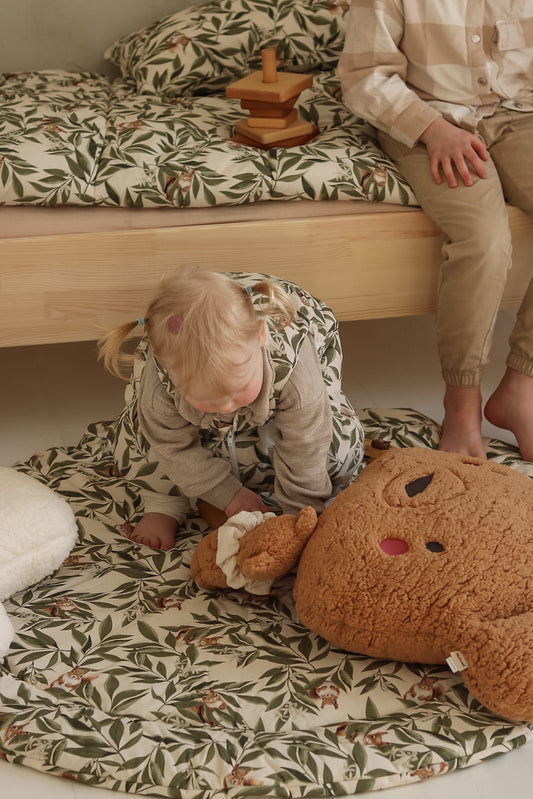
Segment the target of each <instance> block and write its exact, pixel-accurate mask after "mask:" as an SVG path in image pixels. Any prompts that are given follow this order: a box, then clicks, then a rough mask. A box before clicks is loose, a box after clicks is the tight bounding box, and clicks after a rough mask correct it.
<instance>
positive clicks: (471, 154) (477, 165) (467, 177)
mask: <svg viewBox="0 0 533 799" xmlns="http://www.w3.org/2000/svg"><path fill="white" fill-rule="evenodd" d="M420 141H422V142H423V143H424V144H425V145H426V148H427V151H428V155H429V162H430V168H431V174H432V175H433V180H434V181H435V183H437V184H438V185H440V184H441V183H442V180H443V176H444V179H445V180H446V181H447V182H448V185H449V186H450V187H451V188H455V187H456V186H457V185H458V180H457V174H458V175H459V177H460V178H461V179H462V181H463V183H464V184H465V186H471V185H472V184H473V182H474V179H473V177H472V172H471V171H470V169H469V167H468V163H470V165H471V167H472V169H473V170H474V172H475V173H476V174H477V175H479V177H480V178H484V177H486V176H487V171H486V169H485V167H484V166H483V161H488V159H489V154H488V151H487V148H486V147H485V145H484V144H483V142H482V141H481V139H480V138H479V137H478V136H476V135H475V134H474V133H470V132H469V131H467V130H463V129H462V128H458V127H457V125H452V123H451V122H447V121H446V120H445V119H443V118H442V117H438V119H435V120H434V121H433V122H432V123H431V125H430V126H429V127H428V128H426V130H425V131H424V133H423V134H422V135H421V137H420ZM467 162H468V163H467ZM456 173H457V174H456Z"/></svg>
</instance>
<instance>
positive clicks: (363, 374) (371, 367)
mask: <svg viewBox="0 0 533 799" xmlns="http://www.w3.org/2000/svg"><path fill="white" fill-rule="evenodd" d="M513 318H514V317H513V314H512V313H510V312H502V313H501V314H500V316H499V318H498V323H497V329H496V336H495V343H494V347H493V354H492V360H491V363H490V364H489V367H488V368H487V370H486V373H485V380H484V385H483V388H484V393H485V394H486V395H487V396H488V394H489V393H490V391H491V390H492V389H493V388H494V387H495V385H496V384H497V382H498V379H499V376H500V375H501V373H502V372H503V369H504V368H505V354H506V341H507V337H508V334H509V331H510V329H511V326H512V323H513ZM341 336H342V340H343V345H344V361H345V369H344V387H345V390H346V393H347V394H348V395H349V397H350V399H351V400H352V402H353V403H354V405H355V406H356V407H369V406H372V407H379V408H387V407H389V408H394V407H396V408H398V407H411V408H416V409H417V410H419V411H422V412H423V413H426V414H427V415H428V416H431V417H432V418H434V419H436V420H437V421H439V420H440V419H441V413H442V406H441V402H442V398H441V395H442V382H441V378H440V373H439V367H438V362H437V355H436V349H435V343H434V328H433V320H432V318H430V317H415V318H411V319H398V320H386V321H369V322H354V323H346V324H343V325H341ZM0 373H1V374H2V375H3V381H2V391H1V392H0V441H1V450H0V465H4V466H10V465H12V464H13V463H14V462H15V461H17V460H20V459H25V458H27V457H28V456H30V455H31V454H32V453H33V452H35V451H39V450H42V449H44V448H46V447H48V446H51V445H56V444H57V445H68V444H74V443H76V441H77V440H78V439H79V437H80V435H81V434H82V433H83V431H84V429H85V426H86V425H87V424H88V423H89V422H91V421H96V420H98V419H105V418H111V417H112V416H113V415H114V414H115V413H116V412H117V411H118V410H119V409H120V408H121V405H122V393H123V384H122V383H121V382H120V381H118V380H116V379H115V378H112V377H110V376H109V375H106V374H105V372H104V371H103V368H102V367H101V365H100V364H98V363H97V362H96V355H95V346H94V344H92V343H85V344H63V345H56V346H46V347H36V348H32V347H23V348H17V349H0ZM484 433H485V435H488V436H492V435H496V436H497V437H499V438H504V439H506V440H512V439H511V438H509V437H508V436H506V435H505V433H503V431H497V430H495V428H493V427H492V426H490V425H488V424H485V426H484ZM532 781H533V745H532V744H529V745H528V746H525V747H521V748H520V749H518V750H516V751H515V752H510V753H508V754H506V755H505V756H503V757H499V758H496V759H494V760H492V761H490V762H487V763H483V764H482V765H480V766H476V767H473V768H469V769H465V770H462V771H459V772H457V773H455V774H450V775H446V776H444V777H441V778H437V779H433V780H430V781H428V782H425V783H417V784H415V785H413V786H405V787H402V788H397V789H391V790H388V791H386V793H385V794H384V796H386V797H387V799H389V797H390V799H444V798H446V799H450V797H453V799H504V798H505V799H526V798H527V799H531V797H533V787H532ZM0 785H1V795H2V799H4V797H5V799H27V797H28V796H30V795H31V796H33V797H36V799H104V798H106V797H109V799H111V797H118V796H119V794H116V793H113V792H111V791H105V790H102V789H95V788H87V787H85V786H80V785H76V784H75V783H72V782H70V781H68V782H67V781H65V780H61V779H58V778H57V777H51V776H44V775H41V774H39V773H37V772H33V771H31V770H30V769H28V768H22V767H20V766H14V765H10V764H7V763H5V762H4V761H0ZM121 795H122V794H121ZM123 795H124V796H125V795H126V794H123ZM367 795H368V796H372V795H374V796H375V795H376V794H367Z"/></svg>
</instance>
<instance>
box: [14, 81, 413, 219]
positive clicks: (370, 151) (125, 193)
mask: <svg viewBox="0 0 533 799" xmlns="http://www.w3.org/2000/svg"><path fill="white" fill-rule="evenodd" d="M313 79H314V80H313V86H312V87H311V88H310V89H307V90H305V91H304V92H302V94H301V95H300V97H299V100H298V110H299V114H300V115H301V116H302V117H303V118H304V119H306V120H309V121H311V122H313V123H315V124H316V125H317V126H318V128H319V131H320V132H319V135H318V136H317V137H316V139H314V140H313V141H312V142H309V143H308V144H306V145H303V146H295V147H291V148H272V149H270V150H261V149H256V148H254V147H248V146H245V145H242V144H237V143H235V142H233V141H231V138H230V137H231V135H232V126H233V124H234V123H235V122H236V121H237V120H238V119H241V118H243V117H244V116H246V112H245V111H243V110H242V109H241V108H240V104H239V101H238V100H230V99H226V97H225V94H224V92H215V93H213V94H207V95H199V96H193V95H188V94H181V95H179V96H173V95H172V94H162V95H158V94H146V93H139V92H138V91H137V88H136V86H135V84H133V83H132V82H131V81H129V80H126V79H122V78H117V79H110V78H107V77H104V76H102V75H97V74H94V73H88V72H65V71H57V70H52V71H50V70H49V71H42V72H32V73H15V74H3V75H1V76H0V205H40V206H54V205H77V206H90V205H97V206H123V207H137V208H150V207H156V206H174V207H187V206H195V207H202V206H215V205H236V204H240V203H249V202H258V201H260V200H370V201H386V202H391V203H397V204H403V205H416V201H415V199H414V196H413V193H412V191H411V189H410V187H409V186H408V184H407V183H406V182H405V181H404V180H403V179H402V178H401V177H400V175H399V174H398V172H397V171H396V169H395V168H394V166H393V165H392V163H391V162H390V161H389V160H388V158H387V157H386V156H385V155H384V154H383V152H382V151H381V150H380V149H379V147H378V146H377V144H376V141H375V137H374V132H373V130H372V128H371V127H369V126H368V125H366V124H365V123H363V122H362V121H361V120H357V119H356V118H355V117H354V116H353V115H352V114H351V113H350V112H349V111H348V110H347V109H346V108H345V106H344V105H343V104H342V101H341V98H340V88H339V82H338V79H337V77H336V76H335V72H334V70H325V71H318V72H315V73H314V74H313Z"/></svg>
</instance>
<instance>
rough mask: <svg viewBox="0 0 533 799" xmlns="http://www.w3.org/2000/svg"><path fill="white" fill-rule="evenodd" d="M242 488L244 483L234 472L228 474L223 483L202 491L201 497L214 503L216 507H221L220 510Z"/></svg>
mask: <svg viewBox="0 0 533 799" xmlns="http://www.w3.org/2000/svg"><path fill="white" fill-rule="evenodd" d="M241 488H242V483H241V482H240V481H239V480H237V478H236V477H234V476H233V475H232V474H228V476H227V477H225V478H224V480H222V482H221V483H218V485H216V486H214V488H211V489H210V490H209V491H204V492H202V496H201V499H203V500H205V501H206V502H209V503H210V504H211V505H214V506H215V508H219V510H224V508H225V507H226V506H227V505H229V503H230V502H231V500H232V499H233V497H234V496H235V494H236V493H237V491H240V490H241Z"/></svg>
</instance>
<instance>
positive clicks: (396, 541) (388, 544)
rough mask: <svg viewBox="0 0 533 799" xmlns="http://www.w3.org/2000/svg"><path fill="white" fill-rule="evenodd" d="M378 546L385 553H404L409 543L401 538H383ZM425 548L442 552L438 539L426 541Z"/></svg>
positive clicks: (442, 548) (442, 547)
mask: <svg viewBox="0 0 533 799" xmlns="http://www.w3.org/2000/svg"><path fill="white" fill-rule="evenodd" d="M379 546H380V548H381V549H382V550H383V552H384V553H385V554H386V555H391V556H394V555H405V553H406V552H408V551H409V544H408V543H407V541H404V539H403V538H384V539H383V540H382V541H380V542H379ZM426 549H427V550H428V551H429V552H444V546H443V545H442V544H441V543H440V541H428V542H427V544H426Z"/></svg>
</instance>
